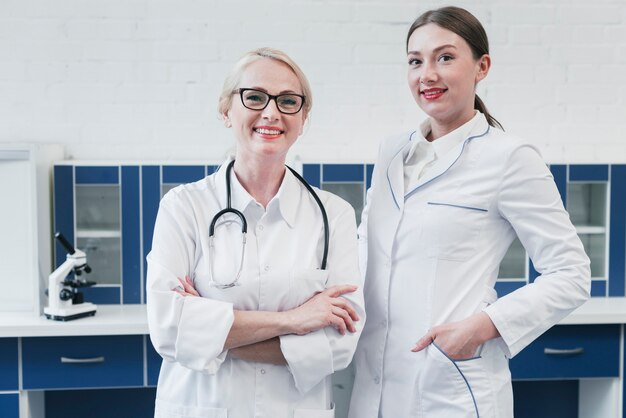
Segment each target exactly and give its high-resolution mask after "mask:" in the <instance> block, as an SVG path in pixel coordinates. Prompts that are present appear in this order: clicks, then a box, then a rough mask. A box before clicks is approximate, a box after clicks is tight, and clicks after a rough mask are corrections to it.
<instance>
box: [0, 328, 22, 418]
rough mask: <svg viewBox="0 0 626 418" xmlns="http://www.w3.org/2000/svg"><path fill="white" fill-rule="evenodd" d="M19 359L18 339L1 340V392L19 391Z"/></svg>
mask: <svg viewBox="0 0 626 418" xmlns="http://www.w3.org/2000/svg"><path fill="white" fill-rule="evenodd" d="M17 359H18V356H17V338H0V390H18V371H17ZM0 416H4V415H2V414H0Z"/></svg>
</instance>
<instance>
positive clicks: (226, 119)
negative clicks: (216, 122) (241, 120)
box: [222, 112, 233, 128]
mask: <svg viewBox="0 0 626 418" xmlns="http://www.w3.org/2000/svg"><path fill="white" fill-rule="evenodd" d="M222 119H224V126H225V127H227V128H230V127H231V126H233V124H232V122H231V121H230V119H229V117H228V112H225V113H224V114H223V115H222Z"/></svg>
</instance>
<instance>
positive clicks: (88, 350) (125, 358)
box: [22, 335, 143, 389]
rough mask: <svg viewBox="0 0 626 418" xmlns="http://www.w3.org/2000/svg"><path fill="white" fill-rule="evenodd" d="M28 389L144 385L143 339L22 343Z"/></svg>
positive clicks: (50, 339) (53, 339)
mask: <svg viewBox="0 0 626 418" xmlns="http://www.w3.org/2000/svg"><path fill="white" fill-rule="evenodd" d="M22 370H23V387H24V389H56V388H94V387H128V386H142V385H143V336H141V335H123V336H94V337H45V338H43V337H42V338H24V339H23V340H22Z"/></svg>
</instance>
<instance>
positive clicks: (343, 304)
mask: <svg viewBox="0 0 626 418" xmlns="http://www.w3.org/2000/svg"><path fill="white" fill-rule="evenodd" d="M331 303H332V304H333V305H335V306H338V307H340V308H341V309H343V310H345V311H346V312H348V315H350V318H352V320H353V321H358V320H359V315H358V314H357V313H356V310H355V309H354V308H353V307H352V304H351V303H350V302H348V301H347V300H345V299H343V298H333V299H332V300H331Z"/></svg>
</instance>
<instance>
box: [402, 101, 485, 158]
mask: <svg viewBox="0 0 626 418" xmlns="http://www.w3.org/2000/svg"><path fill="white" fill-rule="evenodd" d="M481 119H485V115H483V114H482V113H481V112H479V111H478V110H476V111H475V112H474V117H473V118H472V119H470V120H469V121H467V122H465V123H464V124H463V125H461V126H459V127H458V128H456V129H455V130H453V131H452V132H449V133H447V134H445V135H444V136H442V137H439V138H437V139H436V140H434V141H428V140H427V139H426V136H428V134H430V131H431V124H430V118H429V119H426V120H425V121H423V122H422V123H421V124H420V128H419V130H417V131H415V133H414V134H413V135H412V137H411V141H412V142H413V145H412V146H411V149H410V150H409V152H408V154H407V156H406V158H405V159H404V161H405V162H407V161H409V159H410V158H411V157H412V156H413V154H414V152H415V149H416V148H417V145H418V144H419V143H421V142H426V143H428V144H431V145H432V147H433V151H434V152H435V156H436V157H437V158H441V157H443V156H444V155H445V154H446V153H447V152H448V151H450V150H451V149H452V148H454V147H455V146H456V145H458V144H460V143H461V142H463V141H464V140H465V139H466V138H467V137H469V135H470V133H471V132H472V130H473V129H474V127H475V126H476V124H477V123H478V121H479V120H481Z"/></svg>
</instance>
